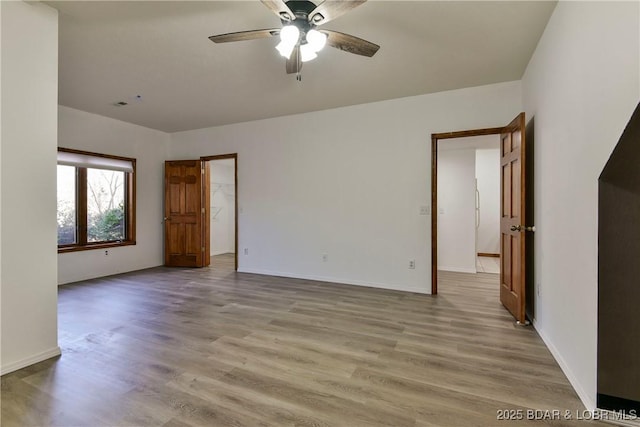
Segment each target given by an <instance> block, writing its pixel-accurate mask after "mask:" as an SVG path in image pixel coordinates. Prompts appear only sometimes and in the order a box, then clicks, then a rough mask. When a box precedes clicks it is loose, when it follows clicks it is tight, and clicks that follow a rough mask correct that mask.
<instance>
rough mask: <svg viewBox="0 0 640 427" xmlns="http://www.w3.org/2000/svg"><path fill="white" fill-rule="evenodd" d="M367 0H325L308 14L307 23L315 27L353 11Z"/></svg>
mask: <svg viewBox="0 0 640 427" xmlns="http://www.w3.org/2000/svg"><path fill="white" fill-rule="evenodd" d="M366 1H367V0H326V1H324V2H322V3H321V4H320V5H318V7H316V8H315V9H313V10H312V11H311V13H309V22H311V23H313V24H315V25H322V24H326V23H327V22H329V21H331V20H333V19H336V18H337V17H339V16H342V15H344V14H345V13H347V12H349V11H350V10H351V9H355V8H356V7H358V6H360V5H361V4H362V3H364V2H366Z"/></svg>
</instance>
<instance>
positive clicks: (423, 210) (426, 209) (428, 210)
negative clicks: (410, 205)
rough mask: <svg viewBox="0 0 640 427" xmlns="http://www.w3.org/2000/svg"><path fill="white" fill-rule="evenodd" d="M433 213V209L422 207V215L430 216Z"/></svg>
mask: <svg viewBox="0 0 640 427" xmlns="http://www.w3.org/2000/svg"><path fill="white" fill-rule="evenodd" d="M430 213H431V209H429V206H426V205H425V206H420V215H429V214H430Z"/></svg>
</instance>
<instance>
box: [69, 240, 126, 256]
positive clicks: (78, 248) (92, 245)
mask: <svg viewBox="0 0 640 427" xmlns="http://www.w3.org/2000/svg"><path fill="white" fill-rule="evenodd" d="M135 244H136V242H135V240H126V241H122V242H107V243H89V244H86V245H82V246H79V245H78V246H73V245H70V246H59V247H58V253H59V254H64V253H67V252H80V251H91V250H94V249H108V248H117V247H119V246H132V245H135Z"/></svg>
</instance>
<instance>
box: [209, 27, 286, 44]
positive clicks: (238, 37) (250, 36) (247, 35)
mask: <svg viewBox="0 0 640 427" xmlns="http://www.w3.org/2000/svg"><path fill="white" fill-rule="evenodd" d="M278 34H280V29H279V28H270V29H266V30H251V31H238V32H237V33H227V34H218V35H217V36H211V37H209V40H211V41H212V42H214V43H227V42H239V41H244V40H255V39H263V38H267V37H273V36H277V35H278Z"/></svg>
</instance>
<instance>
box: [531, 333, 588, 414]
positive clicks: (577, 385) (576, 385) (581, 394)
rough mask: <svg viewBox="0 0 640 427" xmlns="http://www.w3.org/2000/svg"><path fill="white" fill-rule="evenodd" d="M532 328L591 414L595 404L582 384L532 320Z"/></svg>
mask: <svg viewBox="0 0 640 427" xmlns="http://www.w3.org/2000/svg"><path fill="white" fill-rule="evenodd" d="M533 327H534V328H535V329H536V331H537V332H538V335H540V338H542V341H544V343H545V345H546V346H547V348H548V349H549V351H550V352H551V354H552V355H553V358H554V359H556V362H557V363H558V365H559V366H560V369H562V372H564V374H565V375H566V377H567V379H568V380H569V382H570V383H571V386H572V387H573V389H574V390H575V392H576V393H577V394H578V397H579V398H580V400H581V401H582V404H583V405H584V406H585V408H587V409H588V410H589V411H592V412H593V411H594V410H595V409H596V402H595V401H594V400H593V399H592V398H591V397H590V395H589V393H587V391H586V390H585V389H584V388H583V387H582V384H581V383H580V381H578V378H577V377H576V376H575V375H574V373H573V371H572V370H571V368H570V367H569V364H568V363H567V362H566V361H565V360H564V358H563V357H562V354H561V353H560V352H559V351H558V349H557V348H556V346H555V345H553V342H552V341H551V339H550V338H549V337H548V336H547V334H546V333H545V332H544V331H543V330H542V329H540V328H538V324H537V322H536V321H535V320H533Z"/></svg>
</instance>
